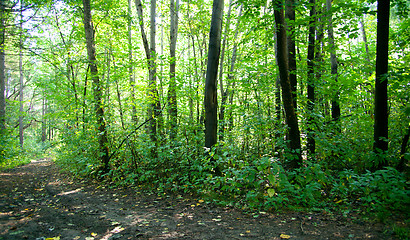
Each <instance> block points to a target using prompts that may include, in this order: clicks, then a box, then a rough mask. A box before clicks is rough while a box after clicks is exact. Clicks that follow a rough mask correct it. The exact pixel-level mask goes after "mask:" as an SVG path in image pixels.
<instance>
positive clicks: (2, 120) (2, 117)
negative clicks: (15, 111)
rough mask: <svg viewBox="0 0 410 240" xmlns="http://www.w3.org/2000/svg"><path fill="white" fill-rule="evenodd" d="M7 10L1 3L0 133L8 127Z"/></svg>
mask: <svg viewBox="0 0 410 240" xmlns="http://www.w3.org/2000/svg"><path fill="white" fill-rule="evenodd" d="M5 19H6V11H5V6H4V5H3V4H0V133H1V131H2V130H3V129H5V128H6V97H5V95H4V94H5V93H4V92H5V90H6V81H5V79H6V75H5V69H6V63H5V56H4V55H5V53H4V46H5V38H6V24H5V21H6V20H5Z"/></svg>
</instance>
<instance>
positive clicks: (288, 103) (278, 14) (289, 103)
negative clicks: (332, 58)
mask: <svg viewBox="0 0 410 240" xmlns="http://www.w3.org/2000/svg"><path fill="white" fill-rule="evenodd" d="M274 3H275V4H274V9H275V10H274V15H275V23H276V35H277V41H278V42H277V50H278V52H277V58H278V67H279V75H280V84H281V86H282V100H283V106H284V108H285V117H286V123H287V125H288V128H289V147H290V150H291V151H292V152H293V153H294V154H295V157H294V158H292V159H289V160H288V162H287V163H286V167H287V168H288V169H295V168H298V167H300V166H301V165H302V155H301V144H300V132H299V123H298V119H297V116H296V112H295V108H294V106H293V97H292V89H291V85H290V81H289V74H288V71H289V67H288V54H287V43H286V42H287V37H286V28H285V18H284V14H283V2H282V1H275V2H274Z"/></svg>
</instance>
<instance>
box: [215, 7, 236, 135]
mask: <svg viewBox="0 0 410 240" xmlns="http://www.w3.org/2000/svg"><path fill="white" fill-rule="evenodd" d="M232 2H233V0H229V7H228V14H227V16H226V23H225V34H224V39H223V41H222V50H221V59H220V61H219V76H218V78H219V89H220V91H221V96H222V99H221V107H220V108H219V122H220V128H219V140H220V141H223V139H224V127H225V126H224V125H225V124H224V123H223V122H224V115H223V114H224V112H223V111H224V108H225V106H224V104H225V102H226V97H227V96H226V93H225V91H224V81H223V72H224V69H223V66H224V58H225V47H226V42H227V38H228V33H229V28H230V23H231V10H232Z"/></svg>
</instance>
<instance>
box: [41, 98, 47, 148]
mask: <svg viewBox="0 0 410 240" xmlns="http://www.w3.org/2000/svg"><path fill="white" fill-rule="evenodd" d="M46 113H47V100H46V93H45V91H43V104H42V108H41V142H45V141H46V140H47V132H46V130H47V123H46Z"/></svg>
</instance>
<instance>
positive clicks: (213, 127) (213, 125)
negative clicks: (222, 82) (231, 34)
mask: <svg viewBox="0 0 410 240" xmlns="http://www.w3.org/2000/svg"><path fill="white" fill-rule="evenodd" d="M223 9H224V1H223V0H214V2H213V7H212V20H211V30H210V33H209V49H208V64H207V70H206V80H205V97H204V105H205V147H206V148H212V147H213V146H214V145H215V144H216V143H217V130H218V118H217V117H218V116H217V109H218V98H217V84H216V80H217V74H218V65H219V55H220V51H221V32H222V16H223Z"/></svg>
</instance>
